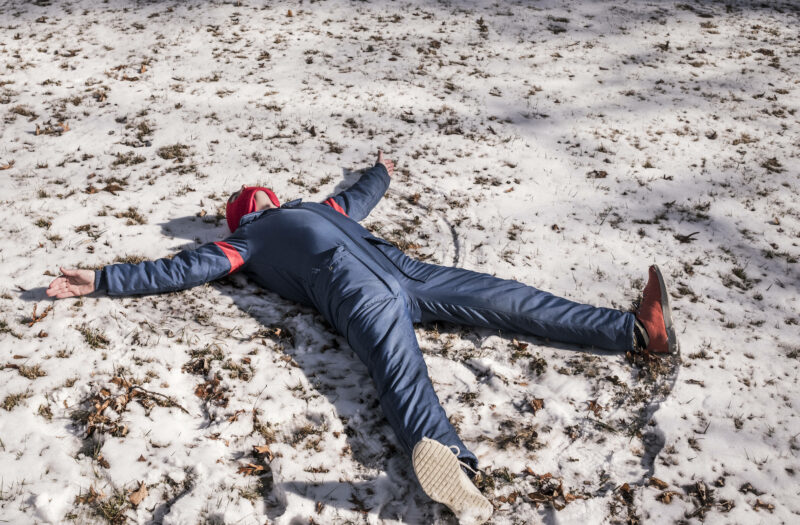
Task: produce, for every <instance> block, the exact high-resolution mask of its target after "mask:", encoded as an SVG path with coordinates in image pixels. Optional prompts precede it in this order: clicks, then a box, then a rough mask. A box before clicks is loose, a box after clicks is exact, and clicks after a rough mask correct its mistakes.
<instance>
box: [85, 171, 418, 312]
mask: <svg viewBox="0 0 800 525" xmlns="http://www.w3.org/2000/svg"><path fill="white" fill-rule="evenodd" d="M389 181H390V179H389V174H388V173H387V171H386V168H385V167H384V166H383V165H381V164H376V165H375V166H374V167H372V168H370V169H369V170H367V171H366V172H365V173H364V174H363V175H362V177H361V178H360V179H359V180H358V182H356V183H355V184H354V185H353V186H351V187H350V188H349V189H347V190H346V191H344V192H342V193H339V194H337V195H335V196H333V197H331V198H330V199H328V200H326V201H325V202H324V203H322V204H320V203H310V202H309V203H307V202H302V200H301V199H298V200H294V201H291V202H287V203H285V204H284V205H282V206H281V207H280V208H271V209H267V210H263V211H259V212H254V213H250V214H248V215H245V216H244V217H242V219H241V221H240V223H239V228H237V230H236V232H235V233H233V234H232V235H231V236H230V237H228V238H227V239H225V241H221V242H212V243H208V244H204V245H203V246H200V247H199V248H197V249H194V250H184V251H182V252H180V253H179V254H177V255H176V256H175V257H173V258H169V259H168V258H164V259H158V260H156V261H146V262H142V263H139V264H112V265H109V266H106V267H105V268H103V269H102V270H99V271H97V272H96V273H95V289H96V290H97V291H100V292H106V293H107V294H108V295H141V294H152V293H159V292H171V291H175V290H182V289H185V288H190V287H192V286H197V285H199V284H203V283H205V282H208V281H212V280H214V279H219V278H220V277H224V276H226V275H228V274H230V273H233V272H235V271H242V272H244V273H245V274H246V275H247V276H248V277H249V278H250V279H252V280H253V281H254V282H256V283H257V284H258V285H259V286H261V287H263V288H266V289H268V290H271V291H274V292H276V293H278V294H280V295H281V296H283V297H285V298H287V299H291V300H294V301H297V302H300V303H303V304H313V303H314V301H313V299H312V298H313V294H312V290H311V289H310V286H311V283H312V281H313V278H314V272H315V271H319V267H320V265H321V264H323V263H324V262H325V261H326V259H329V258H330V257H331V256H332V254H333V253H334V252H335V250H336V249H337V248H339V247H340V246H345V247H346V248H347V249H348V250H349V251H350V252H351V253H352V254H353V255H354V256H355V257H357V258H359V259H360V260H361V262H362V263H364V264H365V265H366V266H367V267H369V268H371V269H373V271H375V272H376V274H380V273H384V272H387V273H390V274H393V273H395V272H401V273H402V271H403V266H406V264H405V263H406V259H407V258H406V257H405V256H404V255H403V254H402V252H400V250H398V249H397V248H395V247H394V246H393V245H391V244H390V243H388V242H387V241H384V240H383V239H379V238H377V237H375V236H373V235H372V234H370V233H369V232H368V231H367V230H366V229H365V228H363V227H362V226H361V225H360V224H358V222H357V221H360V220H361V219H363V218H365V217H366V216H367V215H368V214H369V212H370V211H371V210H372V208H374V207H375V205H376V204H377V203H378V201H380V199H381V197H383V194H384V193H385V192H386V190H387V188H388V187H389ZM411 273H413V270H412V271H411ZM406 276H407V277H411V278H414V275H408V274H407V275H406ZM393 281H394V280H393ZM395 282H396V281H395ZM393 287H396V284H395V285H394V286H393Z"/></svg>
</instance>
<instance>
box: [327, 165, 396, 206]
mask: <svg viewBox="0 0 800 525" xmlns="http://www.w3.org/2000/svg"><path fill="white" fill-rule="evenodd" d="M393 172H394V163H393V162H392V161H391V160H389V159H386V158H384V156H383V153H382V152H380V151H379V152H378V161H377V162H376V163H375V166H373V167H372V168H370V169H368V170H367V171H365V172H364V174H363V175H362V176H361V178H360V179H358V182H356V183H355V184H353V185H352V186H350V187H349V188H348V189H347V190H345V191H343V192H341V193H338V194H336V195H334V196H333V197H331V198H330V199H328V200H326V201H325V202H324V204H327V205H328V206H330V207H332V208H333V209H335V210H336V211H338V212H341V213H344V214H345V215H347V216H348V217H350V218H351V219H353V220H355V221H360V220H361V219H363V218H365V217H366V216H367V215H369V212H370V211H371V210H372V208H374V207H375V205H376V204H378V202H379V201H380V200H381V197H383V194H384V193H386V190H387V189H388V188H389V181H390V179H391V175H392V173H393Z"/></svg>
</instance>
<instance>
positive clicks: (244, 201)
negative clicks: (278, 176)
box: [225, 186, 281, 233]
mask: <svg viewBox="0 0 800 525" xmlns="http://www.w3.org/2000/svg"><path fill="white" fill-rule="evenodd" d="M257 191H263V192H264V193H266V194H267V197H269V200H270V201H271V202H272V204H274V205H275V207H276V208H280V206H281V203H280V201H279V200H278V197H277V196H276V195H275V194H274V193H273V192H272V190H271V189H269V188H260V187H256V186H252V187H249V188H245V189H243V190H242V192H241V193H240V194H239V196H238V197H236V199H234V200H233V202H229V203H228V205H227V206H226V207H225V218H226V219H227V220H228V229H229V230H230V231H231V233H233V232H235V231H236V228H238V227H239V221H240V220H242V217H244V216H245V215H247V214H248V213H253V212H254V211H256V192H257Z"/></svg>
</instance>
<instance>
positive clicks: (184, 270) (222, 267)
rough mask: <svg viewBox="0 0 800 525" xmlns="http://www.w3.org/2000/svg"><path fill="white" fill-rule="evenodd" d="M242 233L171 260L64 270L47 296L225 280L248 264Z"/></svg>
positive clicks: (135, 291)
mask: <svg viewBox="0 0 800 525" xmlns="http://www.w3.org/2000/svg"><path fill="white" fill-rule="evenodd" d="M243 233H244V231H242V232H240V231H238V230H237V232H236V234H235V235H232V236H231V237H229V238H228V239H226V240H225V242H213V243H208V244H204V245H203V246H200V247H199V248H197V249H196V250H184V251H182V252H180V253H179V254H177V255H176V256H175V257H173V258H171V259H167V258H164V259H158V260H156V261H145V262H142V263H139V264H112V265H109V266H106V267H104V268H103V269H102V270H98V271H96V272H94V271H91V270H73V269H68V268H62V269H61V273H63V274H64V275H62V276H61V277H58V278H57V279H55V280H54V281H53V282H52V283H50V286H49V287H48V289H47V295H49V296H50V297H56V298H58V299H63V298H65V297H76V296H79V295H86V294H89V293H92V292H94V291H100V292H106V293H107V294H108V295H144V294H151V293H161V292H174V291H176V290H183V289H185V288H191V287H192V286H197V285H199V284H203V283H206V282H208V281H213V280H214V279H219V278H220V277H224V276H225V275H228V274H230V273H232V272H235V271H236V270H238V269H239V268H241V267H242V266H244V264H246V262H247V260H248V258H249V252H250V250H249V249H248V247H247V239H246V238H245V237H244V235H243Z"/></svg>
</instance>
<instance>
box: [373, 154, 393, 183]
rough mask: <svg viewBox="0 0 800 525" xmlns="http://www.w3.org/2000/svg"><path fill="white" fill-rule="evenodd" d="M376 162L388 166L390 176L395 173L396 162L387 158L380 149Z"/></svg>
mask: <svg viewBox="0 0 800 525" xmlns="http://www.w3.org/2000/svg"><path fill="white" fill-rule="evenodd" d="M376 164H383V166H384V167H385V168H386V171H388V172H389V176H390V177H391V176H392V175H394V162H392V161H391V160H389V159H387V158H385V157H384V156H383V152H382V151H381V150H378V162H376Z"/></svg>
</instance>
